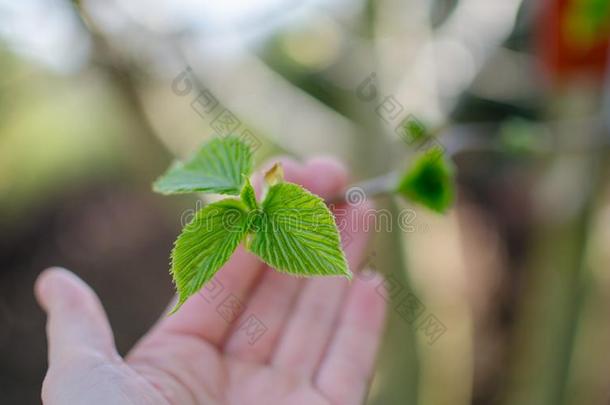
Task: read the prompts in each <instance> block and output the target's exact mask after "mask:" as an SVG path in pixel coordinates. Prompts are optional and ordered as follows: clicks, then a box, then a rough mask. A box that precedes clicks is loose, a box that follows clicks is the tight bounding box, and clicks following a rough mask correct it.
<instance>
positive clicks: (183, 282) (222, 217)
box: [171, 199, 248, 313]
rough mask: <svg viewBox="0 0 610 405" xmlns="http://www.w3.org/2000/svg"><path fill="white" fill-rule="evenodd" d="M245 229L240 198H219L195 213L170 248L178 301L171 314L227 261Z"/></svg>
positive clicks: (245, 223) (245, 212) (246, 226)
mask: <svg viewBox="0 0 610 405" xmlns="http://www.w3.org/2000/svg"><path fill="white" fill-rule="evenodd" d="M247 230H248V210H247V208H246V207H245V206H244V204H243V203H242V202H240V201H239V200H233V199H226V200H222V201H219V202H216V203H213V204H210V205H208V206H206V207H205V208H203V209H201V210H200V211H199V212H197V214H196V215H195V218H194V219H193V221H191V222H190V223H189V224H188V225H186V226H185V227H184V229H183V230H182V233H181V234H180V236H179V237H178V239H177V240H176V243H175V244H174V249H173V250H172V269H171V273H172V276H173V279H174V284H175V285H176V289H177V290H178V293H179V300H178V303H177V304H176V306H175V307H174V309H173V310H172V312H171V313H174V312H176V310H177V309H178V308H180V306H181V305H182V304H183V303H184V302H185V301H186V299H187V298H188V297H190V296H191V295H193V294H195V293H196V292H197V291H198V290H199V289H200V288H201V287H202V286H203V285H204V284H205V283H206V282H207V281H209V280H210V279H211V278H212V277H213V276H214V274H216V272H217V271H218V269H220V267H222V266H223V265H224V264H225V263H226V262H227V261H228V260H229V258H230V257H231V255H232V254H233V252H234V251H235V249H236V248H237V246H238V245H239V243H240V242H241V240H242V239H243V238H244V236H245V235H246V232H247Z"/></svg>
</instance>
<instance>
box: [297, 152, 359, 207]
mask: <svg viewBox="0 0 610 405" xmlns="http://www.w3.org/2000/svg"><path fill="white" fill-rule="evenodd" d="M305 172H306V176H305V178H304V179H303V185H304V186H305V187H306V188H308V189H309V190H311V191H312V192H314V193H316V194H319V195H320V196H322V197H325V198H328V197H332V196H334V195H336V194H338V193H340V192H341V191H342V190H343V188H344V187H345V186H346V184H347V180H348V177H349V176H348V171H347V169H346V167H345V165H343V164H342V163H341V162H339V161H338V160H337V159H335V158H332V157H329V156H315V157H312V158H311V159H309V160H307V162H306V163H305Z"/></svg>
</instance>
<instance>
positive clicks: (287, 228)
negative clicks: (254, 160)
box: [249, 183, 351, 278]
mask: <svg viewBox="0 0 610 405" xmlns="http://www.w3.org/2000/svg"><path fill="white" fill-rule="evenodd" d="M261 210H262V211H261V213H260V215H259V216H258V217H257V220H256V221H255V223H254V224H253V228H254V229H255V232H254V235H253V236H252V240H251V242H250V243H249V249H250V250H251V251H252V252H254V253H255V254H256V255H258V256H259V257H260V258H262V259H263V260H264V261H265V262H266V263H267V264H269V265H270V266H273V267H274V268H275V269H277V270H279V271H283V272H286V273H290V274H294V275H299V276H314V275H337V276H345V277H348V278H351V273H350V271H349V269H348V265H347V261H346V260H345V255H344V253H343V250H342V249H341V241H340V237H339V232H338V231H337V226H336V224H335V220H334V217H333V215H332V213H331V212H330V211H329V209H328V207H327V206H326V204H324V201H323V200H322V199H321V198H319V197H317V196H315V195H313V194H311V193H310V192H308V191H306V190H305V189H303V188H302V187H301V186H298V185H296V184H292V183H277V184H275V185H273V186H271V187H270V188H269V191H268V193H267V197H266V198H265V200H264V201H263V202H262V204H261Z"/></svg>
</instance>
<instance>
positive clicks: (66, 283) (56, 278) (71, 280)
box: [34, 267, 95, 311]
mask: <svg viewBox="0 0 610 405" xmlns="http://www.w3.org/2000/svg"><path fill="white" fill-rule="evenodd" d="M34 293H35V296H36V299H37V300H38V302H39V304H40V306H41V307H42V308H43V309H44V310H45V311H49V310H51V309H52V308H53V307H62V308H74V309H77V308H79V307H83V306H88V305H90V304H91V302H90V301H92V300H95V298H92V297H95V294H94V293H93V291H92V290H91V289H90V287H89V286H88V285H87V284H86V283H85V282H84V281H83V280H81V279H80V278H79V277H78V276H77V275H76V274H74V273H73V272H71V271H69V270H67V269H65V268H63V267H51V268H48V269H46V270H44V271H43V272H42V273H40V275H39V276H38V278H37V279H36V282H35V284H34Z"/></svg>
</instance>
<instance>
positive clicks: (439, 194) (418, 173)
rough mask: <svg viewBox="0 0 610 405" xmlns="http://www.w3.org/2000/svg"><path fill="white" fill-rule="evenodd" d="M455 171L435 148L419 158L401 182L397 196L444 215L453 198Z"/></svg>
mask: <svg viewBox="0 0 610 405" xmlns="http://www.w3.org/2000/svg"><path fill="white" fill-rule="evenodd" d="M453 177H454V170H453V165H452V164H451V162H449V161H447V160H446V159H444V158H443V156H442V151H441V150H440V149H438V148H433V149H430V150H429V151H428V152H426V153H424V154H423V155H421V156H419V157H418V158H417V159H416V160H415V161H414V162H413V164H412V166H411V167H410V168H409V170H408V171H407V173H406V174H405V175H404V177H403V178H402V179H401V180H400V183H399V185H398V188H397V190H396V191H397V192H398V193H399V194H401V195H403V196H404V197H407V198H408V199H410V200H411V201H413V202H416V203H420V204H422V205H424V206H426V207H428V208H429V209H431V210H433V211H436V212H440V213H443V212H445V211H447V210H448V209H449V207H450V206H451V204H452V203H453V199H454V198H455V185H454V179H453Z"/></svg>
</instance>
